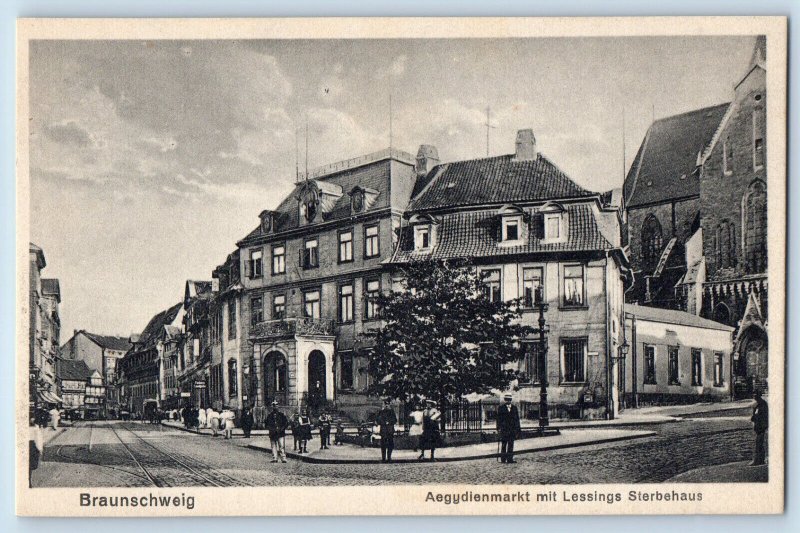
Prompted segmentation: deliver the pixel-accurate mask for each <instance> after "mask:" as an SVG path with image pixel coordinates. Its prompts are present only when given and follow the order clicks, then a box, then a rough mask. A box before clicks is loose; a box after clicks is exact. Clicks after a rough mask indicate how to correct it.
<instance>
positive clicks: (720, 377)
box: [714, 352, 725, 387]
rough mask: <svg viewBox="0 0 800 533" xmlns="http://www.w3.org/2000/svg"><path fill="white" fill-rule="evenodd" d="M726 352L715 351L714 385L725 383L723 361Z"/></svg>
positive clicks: (720, 385)
mask: <svg viewBox="0 0 800 533" xmlns="http://www.w3.org/2000/svg"><path fill="white" fill-rule="evenodd" d="M724 357H725V354H723V353H722V352H714V386H715V387H722V386H723V385H724V384H725V376H724V374H723V373H722V372H723V361H724Z"/></svg>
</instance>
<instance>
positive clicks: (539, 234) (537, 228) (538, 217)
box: [533, 213, 544, 240]
mask: <svg viewBox="0 0 800 533" xmlns="http://www.w3.org/2000/svg"><path fill="white" fill-rule="evenodd" d="M533 234H534V236H535V237H536V238H537V239H540V240H541V239H544V214H542V213H536V214H535V215H533Z"/></svg>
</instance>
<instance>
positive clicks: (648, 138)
mask: <svg viewBox="0 0 800 533" xmlns="http://www.w3.org/2000/svg"><path fill="white" fill-rule="evenodd" d="M729 105H730V104H729V103H725V104H719V105H715V106H711V107H704V108H702V109H696V110H694V111H689V112H688V113H682V114H680V115H674V116H671V117H666V118H661V119H658V120H656V121H655V122H653V124H652V125H651V126H650V129H648V130H647V134H646V135H645V137H644V140H643V141H642V145H641V146H640V147H639V151H638V152H637V154H636V157H635V158H634V160H633V163H632V164H631V168H630V170H629V171H628V175H627V177H626V178H625V185H624V195H625V205H626V206H627V207H636V206H641V205H647V204H654V203H662V202H669V201H671V200H674V199H678V198H685V197H687V196H695V195H698V194H700V176H699V173H698V172H696V169H697V163H698V156H700V155H701V154H702V153H703V151H704V150H705V148H706V146H708V144H709V143H710V142H711V140H712V139H713V137H714V133H715V132H716V130H717V127H718V126H719V124H720V122H721V121H722V118H723V117H724V116H725V112H726V111H727V109H728V106H729Z"/></svg>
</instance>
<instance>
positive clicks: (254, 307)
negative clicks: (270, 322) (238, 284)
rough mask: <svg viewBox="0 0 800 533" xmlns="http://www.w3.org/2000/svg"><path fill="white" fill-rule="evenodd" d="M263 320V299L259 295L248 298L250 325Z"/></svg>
mask: <svg viewBox="0 0 800 533" xmlns="http://www.w3.org/2000/svg"><path fill="white" fill-rule="evenodd" d="M263 321H264V300H263V299H262V297H261V296H255V297H253V298H251V299H250V325H253V326H254V325H256V324H258V323H259V322H263Z"/></svg>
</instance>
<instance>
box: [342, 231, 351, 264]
mask: <svg viewBox="0 0 800 533" xmlns="http://www.w3.org/2000/svg"><path fill="white" fill-rule="evenodd" d="M352 260H353V230H351V229H348V230H344V231H340V232H339V262H340V263H349V262H350V261H352Z"/></svg>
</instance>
